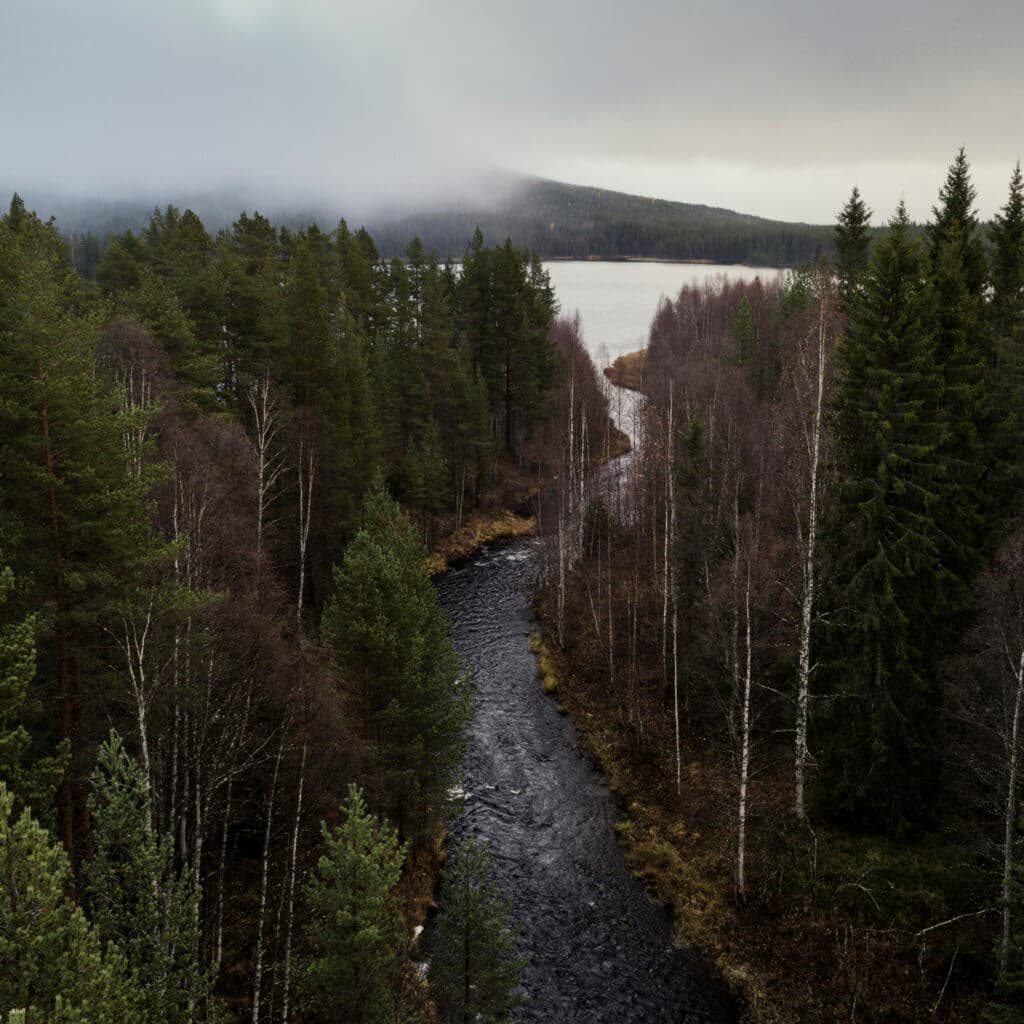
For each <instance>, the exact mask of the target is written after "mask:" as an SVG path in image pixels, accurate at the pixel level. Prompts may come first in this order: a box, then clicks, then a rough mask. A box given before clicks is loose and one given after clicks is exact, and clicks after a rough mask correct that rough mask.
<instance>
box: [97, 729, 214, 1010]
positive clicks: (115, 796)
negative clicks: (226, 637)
mask: <svg viewBox="0 0 1024 1024" xmlns="http://www.w3.org/2000/svg"><path fill="white" fill-rule="evenodd" d="M89 811H90V813H91V815H92V821H93V851H94V852H93V855H92V858H91V859H90V860H89V861H88V862H87V863H86V865H85V871H84V875H85V890H84V902H85V905H86V908H87V909H88V911H89V915H90V919H91V920H92V922H93V924H94V926H95V928H96V931H97V933H98V934H99V936H100V937H101V938H102V939H103V940H104V941H106V942H113V943H115V944H116V945H117V946H118V948H119V949H120V950H121V951H122V952H123V953H124V955H125V957H126V959H127V962H128V965H129V967H130V968H131V970H132V971H133V972H134V973H135V976H136V978H137V980H138V984H139V986H140V988H141V989H142V992H143V994H144V1002H145V1006H146V1010H147V1012H148V1014H149V1017H150V1019H151V1020H153V1021H166V1022H167V1024H176V1022H185V1021H188V1020H191V1019H192V1016H191V1015H192V1009H193V1007H194V1006H195V1005H196V1004H197V1002H198V1001H199V999H200V998H202V997H204V996H205V995H206V994H207V991H208V979H207V978H206V977H205V974H204V972H203V971H202V970H201V968H200V966H199V964H198V962H197V959H196V950H197V948H198V938H199V936H198V934H197V930H196V917H195V912H194V911H195V899H196V894H195V893H194V892H193V891H192V888H191V877H190V875H188V874H187V873H185V872H183V873H181V874H180V875H179V874H178V873H177V872H176V871H175V869H174V855H173V849H172V843H171V841H170V839H169V838H165V837H161V836H158V835H157V833H156V832H155V830H154V826H153V821H152V806H151V798H150V792H149V784H148V782H147V780H146V777H145V774H144V773H143V771H142V769H141V768H140V767H139V765H138V764H137V763H136V762H135V761H134V760H133V759H132V758H131V757H129V756H128V753H127V751H126V750H125V749H124V744H123V743H122V742H121V738H120V737H119V736H118V735H117V733H116V732H111V734H110V737H109V739H108V740H107V741H106V742H105V743H103V744H102V745H101V746H100V749H99V755H98V759H97V765H96V770H95V771H94V772H93V776H92V792H91V794H90V796H89Z"/></svg>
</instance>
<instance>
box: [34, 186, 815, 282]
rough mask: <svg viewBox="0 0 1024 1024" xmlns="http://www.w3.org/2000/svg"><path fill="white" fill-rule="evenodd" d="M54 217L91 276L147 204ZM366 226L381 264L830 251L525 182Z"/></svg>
mask: <svg viewBox="0 0 1024 1024" xmlns="http://www.w3.org/2000/svg"><path fill="white" fill-rule="evenodd" d="M40 201H41V202H42V203H45V205H46V208H47V209H48V210H49V211H51V212H52V213H53V214H54V215H55V216H56V217H57V221H58V223H59V225H60V228H61V231H62V234H63V236H64V238H65V241H66V243H67V245H68V250H69V253H70V255H71V259H72V262H73V263H74V264H75V266H76V267H78V269H79V270H80V271H81V272H82V273H83V274H84V275H85V276H86V277H87V278H89V279H90V280H91V279H92V278H93V277H94V276H95V273H96V270H97V268H98V266H99V261H100V259H101V258H102V254H103V251H104V250H105V249H106V246H107V245H108V244H109V243H110V241H111V239H112V238H114V237H116V236H117V235H118V234H121V233H123V232H124V231H125V230H126V229H129V228H130V229H132V230H134V231H140V230H143V229H144V227H145V225H146V223H147V222H148V221H149V219H150V216H151V214H152V204H147V203H146V202H144V201H141V200H139V201H134V202H133V201H130V200H123V201H118V202H102V201H95V202H89V201H87V200H82V201H77V202H76V201H73V200H67V199H60V198H56V197H52V198H47V197H40ZM189 205H190V207H191V208H192V209H194V210H197V211H199V213H200V215H201V216H202V217H203V219H204V221H205V222H206V223H207V224H208V225H209V226H212V227H213V228H217V229H219V228H221V227H230V224H231V222H232V220H233V218H234V217H235V215H236V211H237V210H238V209H239V207H240V206H241V205H242V204H241V203H240V202H238V201H236V202H234V203H232V201H231V200H230V199H229V198H228V197H227V196H224V195H218V196H208V197H199V196H197V197H193V199H191V200H189ZM275 219H276V220H277V221H278V222H279V223H281V224H284V225H286V226H288V227H289V228H290V229H292V230H298V229H299V228H300V227H301V226H303V225H305V224H307V223H311V222H314V221H317V222H319V223H333V222H334V221H335V220H336V219H337V212H335V211H331V210H328V209H326V208H325V209H321V210H318V211H310V212H308V213H305V212H301V211H295V210H291V211H287V210H282V211H281V212H280V213H279V214H277V215H276V216H275ZM366 223H367V228H368V230H369V231H370V232H371V233H372V235H373V238H374V240H375V242H376V244H377V247H378V249H379V250H380V252H381V254H382V255H383V256H385V257H386V258H392V257H396V256H397V257H404V256H405V251H406V246H407V245H408V241H409V239H410V238H412V237H414V236H417V237H419V238H421V239H422V241H423V245H424V248H425V249H426V250H427V251H431V250H433V251H436V252H437V253H439V254H441V255H442V256H444V257H448V256H452V257H458V256H460V255H461V254H462V252H463V251H464V250H465V248H466V246H467V244H469V242H470V240H471V239H472V237H473V233H474V231H475V230H476V229H477V228H478V227H479V228H480V229H481V230H482V231H483V233H484V235H485V236H486V237H488V238H511V240H512V242H513V244H514V245H516V246H518V247H519V248H523V249H527V250H529V251H531V252H535V253H537V254H538V255H539V256H540V257H541V258H542V259H587V258H588V257H594V256H599V257H603V258H606V259H619V258H626V257H647V258H656V259H676V260H707V261H711V262H715V263H746V264H751V265H753V266H766V267H795V266H799V265H801V264H802V263H805V262H807V261H809V260H813V259H815V258H817V257H818V256H820V255H831V254H832V253H833V238H832V232H831V229H830V228H829V227H828V226H823V225H813V224H796V223H787V222H784V221H774V220H768V219H767V218H764V217H756V216H752V215H749V214H743V213H736V212H735V211H733V210H725V209H720V208H717V207H711V206H701V205H697V204H693V203H679V202H673V201H670V200H665V199H653V198H649V197H645V196H634V195H628V194H626V193H622V192H612V191H609V190H607V189H598V188H588V187H585V186H580V185H568V184H565V183H563V182H557V181H549V180H545V179H527V180H522V181H513V182H510V183H505V184H504V185H501V186H497V185H496V186H495V187H494V191H493V195H492V196H491V197H490V198H488V199H484V200H466V201H464V202H461V203H460V202H449V203H446V204H444V205H438V206H437V208H431V207H429V206H426V207H417V208H412V209H409V210H406V211H404V212H380V213H375V214H373V215H372V216H370V217H369V218H368V220H367V222H366Z"/></svg>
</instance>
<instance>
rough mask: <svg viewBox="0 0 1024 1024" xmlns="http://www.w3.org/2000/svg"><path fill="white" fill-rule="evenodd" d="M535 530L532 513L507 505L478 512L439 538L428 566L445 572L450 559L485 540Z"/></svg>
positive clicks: (525, 534) (466, 554)
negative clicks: (516, 511)
mask: <svg viewBox="0 0 1024 1024" xmlns="http://www.w3.org/2000/svg"><path fill="white" fill-rule="evenodd" d="M536 532H537V520H536V518H534V517H533V516H520V515H517V514H516V513H515V512H510V511H509V510H508V509H502V510H500V511H498V512H480V513H477V514H475V515H472V516H470V517H469V519H468V520H467V521H466V522H465V523H463V525H462V526H461V527H460V528H459V529H457V530H455V531H454V532H453V533H450V534H448V536H446V537H443V538H442V539H441V540H440V541H439V542H438V544H437V547H436V548H435V549H434V551H433V553H432V554H431V556H430V559H429V560H428V562H427V568H428V569H429V571H430V573H431V575H433V574H435V573H439V572H444V571H445V570H446V569H448V568H449V566H451V565H452V564H453V563H456V562H460V561H462V560H463V559H466V558H469V557H470V556H471V555H474V554H476V552H477V551H479V550H480V549H481V548H482V547H484V546H485V545H486V544H495V543H498V542H500V541H509V540H515V539H516V538H518V537H531V536H533V534H535V533H536Z"/></svg>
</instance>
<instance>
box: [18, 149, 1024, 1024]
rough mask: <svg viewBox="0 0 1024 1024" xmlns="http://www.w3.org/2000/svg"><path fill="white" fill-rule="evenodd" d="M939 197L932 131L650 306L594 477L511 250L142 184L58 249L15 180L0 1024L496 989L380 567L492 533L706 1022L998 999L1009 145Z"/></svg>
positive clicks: (992, 1015) (414, 626) (359, 1022)
mask: <svg viewBox="0 0 1024 1024" xmlns="http://www.w3.org/2000/svg"><path fill="white" fill-rule="evenodd" d="M977 202H978V197H977V194H976V191H975V188H974V185H973V183H972V178H971V170H970V166H969V164H968V162H967V158H966V155H965V153H964V151H963V150H961V151H960V152H959V153H958V155H957V156H956V158H955V159H954V161H953V163H952V165H951V166H950V167H949V170H948V173H947V176H946V178H945V180H944V182H943V183H942V184H941V186H940V188H939V189H938V194H937V199H936V204H935V207H934V210H933V213H932V218H931V221H930V223H929V224H928V225H927V227H926V229H925V230H924V232H923V234H922V233H921V232H920V231H918V230H916V229H914V228H913V227H912V225H911V224H910V222H909V219H908V215H907V212H906V210H905V209H904V207H903V205H902V204H901V205H900V206H899V207H898V208H897V209H896V210H895V211H894V212H893V213H892V215H891V217H890V219H889V221H888V225H887V227H886V228H885V230H883V231H881V232H879V231H877V230H875V229H873V228H872V227H871V220H872V216H873V214H872V211H871V210H870V209H869V208H868V207H867V205H866V202H865V200H864V199H863V198H862V197H861V196H860V194H859V192H858V191H857V190H856V189H854V190H853V193H852V194H851V196H850V198H849V200H848V201H847V203H846V205H845V206H844V207H843V209H842V210H841V212H840V214H839V218H838V223H837V225H836V226H835V229H834V236H833V239H832V246H833V250H834V254H835V256H834V260H832V261H831V262H829V261H827V260H826V259H825V258H824V257H822V258H821V259H819V260H817V261H815V262H812V263H808V264H806V265H804V266H802V267H801V268H799V269H796V270H793V271H791V272H789V273H788V274H786V275H785V276H780V277H779V278H778V279H777V280H775V281H768V280H762V279H758V280H755V281H753V282H751V283H737V282H732V283H730V282H728V281H718V282H717V283H716V282H714V281H709V282H708V283H706V284H704V285H701V286H692V285H691V286H686V287H684V288H683V289H682V290H681V291H680V292H679V293H678V294H677V295H675V296H674V297H673V298H671V299H668V300H664V301H663V302H662V303H661V305H660V306H659V307H658V308H657V310H652V315H653V319H652V321H651V327H650V336H649V342H648V345H647V348H646V350H645V351H644V353H643V354H642V355H641V356H640V357H638V358H635V359H633V360H632V362H631V363H630V364H629V365H630V368H631V370H630V374H629V377H628V381H627V376H626V374H625V372H624V371H623V370H622V369H621V368H620V369H619V370H618V371H617V370H616V367H614V366H613V367H612V368H611V369H610V371H609V377H610V378H611V379H612V380H616V379H618V380H623V381H627V382H628V383H629V384H630V385H631V386H632V387H634V388H635V389H637V390H639V391H640V393H641V394H640V398H639V400H638V404H637V405H636V410H635V422H634V423H632V424H629V425H630V426H632V427H633V428H634V435H635V437H636V446H635V451H634V452H632V453H631V454H630V455H629V456H627V459H631V462H630V463H629V468H628V471H627V472H624V473H613V472H609V471H608V468H609V467H608V466H607V464H608V463H612V462H613V461H614V460H615V458H616V456H618V455H621V454H622V453H623V449H624V448H625V447H627V445H626V444H625V438H624V437H623V435H621V434H620V433H619V432H618V431H617V430H616V429H615V428H614V427H613V425H612V420H611V416H612V415H615V414H616V407H617V406H616V398H615V396H614V395H613V393H612V392H611V390H610V385H608V383H607V382H606V381H604V380H603V379H599V378H598V376H597V374H596V373H595V370H594V366H593V363H592V362H591V360H590V358H589V356H588V355H587V351H586V348H585V346H584V344H583V340H582V337H581V329H585V327H586V325H585V324H583V325H582V328H581V324H580V322H579V320H578V319H575V320H572V319H560V318H559V316H558V312H559V310H558V305H557V301H556V297H555V295H554V293H553V291H552V288H551V285H550V281H549V279H548V276H547V274H546V273H545V271H544V269H543V268H542V266H541V265H540V262H539V260H538V259H537V258H536V257H535V256H532V255H531V254H530V253H528V252H526V251H524V250H520V249H518V248H516V247H515V246H513V245H512V243H511V242H505V243H504V244H503V245H499V246H496V247H487V246H485V244H484V239H483V237H482V235H481V234H480V232H479V230H478V231H477V232H476V233H475V234H474V236H473V237H472V240H471V241H470V242H469V244H468V246H466V248H465V250H464V252H463V254H462V257H461V262H460V264H459V265H458V266H456V265H454V264H451V263H445V264H442V263H440V262H439V261H438V259H437V257H436V256H435V255H434V254H433V253H429V252H427V251H425V249H424V246H423V244H422V242H421V241H420V240H419V239H418V238H413V240H412V241H411V242H410V243H409V244H408V246H407V249H406V252H405V256H404V258H392V259H386V258H383V257H382V256H381V255H380V252H379V251H378V249H377V247H376V245H375V243H374V240H373V238H372V237H371V236H370V234H369V233H368V232H367V231H365V230H358V231H353V230H351V229H350V228H349V227H348V225H347V224H346V223H345V222H344V221H342V222H341V223H339V224H338V226H337V227H336V228H335V229H334V230H332V231H330V232H329V233H327V232H324V231H322V230H321V229H320V228H318V227H316V226H309V227H306V228H304V229H302V230H290V229H289V228H285V227H277V226H275V225H274V224H272V223H270V222H269V221H268V220H267V219H265V218H264V217H262V216H260V215H259V214H252V215H249V214H242V215H241V216H240V217H239V218H238V219H237V220H236V221H235V222H234V223H233V224H232V226H231V227H230V228H225V229H223V230H220V231H219V232H218V233H217V234H215V235H211V234H210V233H209V232H208V231H207V230H206V228H204V226H203V224H202V222H201V221H200V220H199V218H198V217H197V216H196V215H195V214H194V213H192V212H191V211H188V210H186V211H184V212H182V211H180V210H178V209H176V208H174V207H172V206H168V207H166V208H164V209H161V210H157V211H155V212H154V214H153V216H152V218H151V220H150V222H149V224H148V226H147V227H146V228H145V229H144V230H142V231H141V232H138V233H134V232H127V233H125V234H123V235H119V236H116V237H114V238H112V239H111V240H110V241H109V243H108V244H107V245H106V246H105V248H104V250H103V252H102V255H98V261H97V262H96V265H95V268H94V269H95V274H94V279H92V275H90V277H86V276H85V275H83V274H82V273H80V271H79V270H78V269H77V268H76V267H75V265H74V264H73V262H72V260H71V256H70V254H69V251H68V248H67V245H66V244H65V241H64V240H63V239H62V237H61V235H60V233H59V230H58V226H57V225H56V224H55V223H54V222H45V221H43V220H41V219H40V218H39V217H37V216H36V215H35V214H34V213H33V212H31V211H30V210H28V209H27V208H26V206H25V204H24V203H23V202H22V201H21V199H20V198H19V197H18V196H17V195H15V196H14V198H13V200H12V201H11V204H10V208H9V210H8V212H7V213H6V215H4V216H3V217H2V218H0V354H2V361H0V484H2V491H0V1018H3V1019H4V1020H8V1019H9V1020H10V1021H11V1022H12V1024H13V1022H19V1024H28V1022H43V1021H47V1022H82V1024H85V1022H110V1024H114V1022H120V1021H128V1020H131V1021H140V1022H146V1021H148V1022H151V1024H164V1022H166V1024H179V1022H181V1024H185V1022H200V1021H202V1022H207V1021H209V1022H214V1021H217V1022H219V1021H225V1022H226V1021H252V1022H253V1024H270V1022H282V1024H285V1022H287V1021H289V1020H293V1021H298V1022H310V1024H317V1022H321V1021H323V1022H328V1021H331V1022H333V1021H343V1022H354V1024H393V1022H394V1024H397V1022H427V1021H441V1022H445V1024H447V1022H452V1024H455V1022H459V1024H466V1022H469V1021H492V1022H499V1021H505V1020H508V1019H510V1018H514V1015H515V1013H516V1008H517V1006H518V1005H520V1003H521V1002H522V1001H523V998H524V996H523V992H522V986H521V980H522V977H523V972H524V970H525V969H526V966H527V965H526V960H525V959H524V957H523V956H522V955H521V950H520V947H519V935H518V930H517V926H516V923H515V917H516V914H515V910H516V908H515V904H514V900H512V901H511V902H510V901H509V899H508V898H507V894H502V893H501V892H499V891H498V890H497V888H496V887H495V886H494V884H493V881H492V876H493V873H494V868H495V865H494V863H493V858H492V856H491V854H490V852H489V851H488V849H487V845H486V843H483V842H478V841H476V840H475V839H474V838H473V836H472V835H468V836H463V835H461V834H455V835H453V837H452V839H451V840H450V841H449V842H448V843H447V850H446V849H445V846H446V844H445V838H446V837H445V829H446V827H447V826H448V823H449V822H450V821H451V818H452V814H453V812H454V811H455V810H456V809H457V804H458V801H459V798H460V789H459V785H460V779H461V774H460V766H461V765H462V759H463V756H464V753H465V750H466V745H467V730H468V728H469V725H470V722H471V719H472V715H473V709H474V688H473V680H472V679H471V678H470V677H468V676H467V675H466V674H465V673H464V672H463V670H462V668H461V667H460V661H459V658H458V656H457V654H456V647H455V643H454V636H453V631H452V628H451V625H450V623H449V621H448V618H447V617H446V615H445V612H444V610H443V608H442V606H441V604H440V603H439V599H438V596H437V592H436V590H435V587H434V585H433V584H432V582H431V580H430V576H429V575H428V559H429V558H430V555H431V553H434V554H435V556H436V557H441V556H443V555H444V554H445V553H448V554H449V555H451V556H452V557H453V558H457V557H464V556H466V555H467V554H469V553H470V552H471V550H472V549H473V547H474V546H475V545H477V546H478V545H479V544H480V543H482V542H486V541H488V540H493V539H494V538H495V537H496V536H498V535H499V534H501V533H503V532H514V531H515V530H520V531H525V530H527V529H532V528H535V529H536V530H537V532H538V533H539V538H538V539H536V540H530V541H527V542H525V543H526V544H527V545H528V546H529V550H530V551H532V552H534V555H535V557H536V561H537V574H536V575H537V579H536V590H535V593H534V594H533V599H534V600H535V605H536V613H537V619H538V621H539V625H540V632H539V634H538V635H537V636H536V637H535V638H534V644H533V646H534V648H535V649H536V650H537V651H538V653H539V655H540V657H539V663H540V669H541V675H542V681H543V685H544V688H545V689H546V690H548V691H549V692H551V693H553V694H555V695H556V696H557V700H558V703H559V709H560V710H561V711H563V712H565V713H567V714H569V715H570V716H571V717H572V718H573V720H574V721H575V722H576V723H577V726H578V729H579V742H580V743H581V744H582V745H583V746H584V747H585V748H586V749H587V751H588V753H589V754H590V755H591V756H592V757H593V759H594V760H595V762H596V763H597V764H599V765H600V767H601V769H602V770H603V772H604V775H605V777H606V778H607V781H608V785H609V787H610V788H611V789H612V790H613V791H615V792H616V793H617V794H618V796H619V797H620V798H621V802H620V805H619V809H620V811H621V817H620V820H619V821H618V823H617V825H616V831H617V833H618V836H619V839H620V842H621V846H622V849H623V851H624V855H625V857H626V860H627V862H628V863H629V865H630V867H631V868H632V870H633V871H634V873H635V874H636V875H637V876H638V877H639V878H640V879H641V880H642V881H643V882H644V884H645V885H646V886H647V888H648V891H649V892H650V893H651V894H652V895H653V896H654V897H655V898H656V899H657V900H658V901H659V902H661V903H663V904H665V905H667V906H668V907H669V908H670V909H671V910H672V912H673V919H674V921H675V926H676V934H677V938H678V939H679V941H680V943H681V944H683V945H685V946H687V947H696V948H697V949H699V950H700V951H702V953H703V955H704V956H705V957H706V959H707V961H708V962H709V964H710V965H711V974H712V976H713V977H714V978H715V979H716V981H715V983H716V984H718V983H721V984H722V985H723V987H725V988H727V989H728V990H729V991H730V992H731V993H732V996H733V997H734V998H735V1002H736V1007H737V1016H738V1017H739V1018H741V1019H749V1020H753V1021H835V1020H846V1019H850V1020H861V1021H866V1020H870V1021H903V1020H907V1021H910V1020H932V1019H934V1020H945V1021H980V1020H987V1021H992V1022H997V1021H998V1022H1008V1021H1017V1020H1022V1019H1024V854H1022V852H1021V851H1022V842H1021V831H1022V829H1021V823H1020V817H1021V807H1020V790H1021V768H1022V766H1021V753H1022V751H1021V748H1022V746H1024V735H1022V732H1024V722H1022V720H1021V719H1022V715H1024V586H1022V583H1021V578H1022V574H1024V525H1022V519H1021V516H1022V514H1024V504H1022V501H1021V497H1022V494H1024V418H1022V410H1024V177H1022V173H1021V169H1020V167H1019V166H1018V167H1017V168H1016V170H1015V171H1014V173H1013V175H1012V178H1011V181H1010V187H1009V194H1008V197H1007V198H1006V201H1005V204H1004V205H1002V207H1001V208H1000V211H999V212H998V214H997V215H996V217H995V218H994V220H993V221H992V223H990V224H984V223H982V222H981V221H980V220H979V218H978V215H977V213H976V207H977ZM618 408H619V412H618V415H619V416H620V417H621V416H622V412H621V403H620V404H619V406H618ZM620 425H622V426H625V425H626V424H620ZM510 511H514V512H523V511H533V512H534V513H535V522H534V523H532V524H524V523H523V522H522V520H516V523H517V524H518V525H517V526H515V527H513V528H509V527H508V517H509V514H510ZM458 537H463V538H465V537H468V538H469V539H468V541H467V543H466V545H465V546H464V547H459V546H458V544H456V543H455V542H454V540H453V538H458ZM433 564H434V567H435V568H440V567H441V563H437V562H435V563H433ZM537 685H538V687H539V686H540V683H539V682H538V684H537ZM435 908H439V909H438V912H437V914H436V916H435V915H429V914H428V911H430V910H432V909H435ZM425 924H426V925H427V926H428V928H429V929H430V931H431V933H432V936H431V940H430V948H429V950H428V951H424V949H423V947H422V945H420V944H419V933H420V931H422V929H423V927H424V925H425ZM427 959H429V962H430V963H429V969H427V970H424V969H423V962H424V961H425V960H427Z"/></svg>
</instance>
